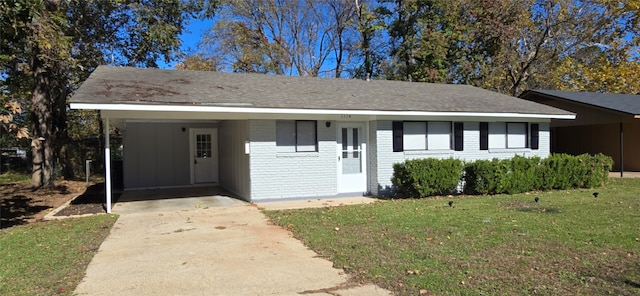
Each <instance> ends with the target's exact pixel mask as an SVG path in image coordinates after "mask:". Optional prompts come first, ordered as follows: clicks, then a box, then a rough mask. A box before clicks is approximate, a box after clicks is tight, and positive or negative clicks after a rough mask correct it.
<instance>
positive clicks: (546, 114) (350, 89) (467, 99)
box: [71, 66, 574, 209]
mask: <svg viewBox="0 0 640 296" xmlns="http://www.w3.org/2000/svg"><path fill="white" fill-rule="evenodd" d="M71 108H73V109H90V110H100V112H101V116H102V118H103V119H104V121H105V123H106V126H116V127H118V128H119V129H120V130H121V131H122V132H123V167H124V187H125V189H139V188H161V187H181V186H198V185H201V184H218V185H219V186H222V187H224V188H225V189H227V190H229V191H231V192H233V193H235V194H236V195H238V196H239V197H241V198H243V199H245V200H247V201H252V200H259V199H282V198H299V197H322V196H324V197H326V196H337V195H345V194H359V195H361V194H372V195H379V194H385V193H388V192H389V189H390V187H391V176H392V173H393V167H392V166H393V164H394V163H398V162H402V161H404V160H405V159H409V158H426V157H436V158H449V157H454V158H460V159H468V160H474V159H491V158H510V157H513V156H514V155H524V156H534V155H537V156H541V157H546V156H547V155H548V154H549V122H550V120H551V119H573V118H574V115H573V113H570V112H567V111H564V110H560V109H556V108H553V107H549V106H545V105H542V104H537V103H533V102H529V101H526V100H522V99H518V98H514V97H510V96H506V95H502V94H498V93H495V92H491V91H487V90H483V89H480V88H476V87H473V86H468V85H445V84H429V83H410V82H398V81H363V80H347V79H323V78H307V77H288V76H271V75H263V74H240V73H220V72H199V71H174V70H160V69H141V68H122V67H106V66H101V67H98V68H97V69H96V70H95V71H94V72H93V73H92V74H91V76H90V77H89V79H87V81H85V82H84V83H83V84H82V86H81V87H80V88H79V89H78V91H77V92H76V94H75V95H74V96H73V97H72V98H71ZM105 130H108V129H106V128H105ZM105 136H108V135H105ZM107 142H108V141H107ZM107 150H109V148H108V147H107ZM105 154H106V155H109V154H110V153H105ZM106 166H107V169H108V172H109V170H110V161H109V160H107V161H106ZM107 176H108V178H107V190H108V191H109V192H107V198H110V182H111V180H110V178H109V176H110V174H107ZM107 207H108V208H109V207H110V199H108V205H107ZM109 209H110V208H109Z"/></svg>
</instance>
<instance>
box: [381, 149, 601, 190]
mask: <svg viewBox="0 0 640 296" xmlns="http://www.w3.org/2000/svg"><path fill="white" fill-rule="evenodd" d="M612 165H613V160H612V159H611V157H609V156H606V155H603V154H597V155H588V154H582V155H578V156H572V155H568V154H553V155H550V156H549V157H547V158H545V159H541V158H539V157H531V158H527V157H522V156H516V157H514V158H511V159H503V160H499V159H493V160H477V161H474V162H470V163H466V164H464V163H463V162H462V161H460V160H457V159H443V160H439V159H433V158H427V159H413V160H407V161H405V162H404V163H397V164H394V166H393V178H392V179H391V181H392V183H393V185H394V195H395V196H396V197H425V196H432V195H442V194H449V193H452V192H456V191H457V188H458V187H459V185H460V182H461V181H462V182H463V183H464V189H463V190H464V192H465V193H466V194H500V193H508V194H516V193H522V192H528V191H534V190H551V189H569V188H593V187H598V186H602V185H604V183H605V182H606V181H607V179H608V176H609V175H608V174H609V170H611V167H612Z"/></svg>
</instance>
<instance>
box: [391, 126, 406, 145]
mask: <svg viewBox="0 0 640 296" xmlns="http://www.w3.org/2000/svg"><path fill="white" fill-rule="evenodd" d="M403 126H404V124H403V122H402V121H394V122H393V152H402V151H403V150H404V147H403V146H404V145H403V143H402V136H403V133H404V132H403Z"/></svg>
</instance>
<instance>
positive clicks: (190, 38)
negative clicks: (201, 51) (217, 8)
mask: <svg viewBox="0 0 640 296" xmlns="http://www.w3.org/2000/svg"><path fill="white" fill-rule="evenodd" d="M213 23H214V20H212V19H208V20H198V19H192V20H190V21H189V25H188V26H187V29H186V30H185V32H184V33H183V34H182V35H180V40H181V41H182V46H181V49H182V52H183V53H192V52H194V51H195V50H196V47H197V45H198V41H200V38H201V37H202V35H203V34H204V32H206V31H207V30H209V29H210V28H211V26H213ZM177 62H178V61H173V62H171V63H169V64H167V63H165V62H164V61H158V67H160V68H164V69H174V68H175V66H176V64H177Z"/></svg>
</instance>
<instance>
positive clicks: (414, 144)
mask: <svg viewBox="0 0 640 296" xmlns="http://www.w3.org/2000/svg"><path fill="white" fill-rule="evenodd" d="M403 128H404V134H403V136H402V141H403V142H404V144H403V146H404V150H426V149H427V125H426V124H425V123H424V122H405V123H404V127H403Z"/></svg>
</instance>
